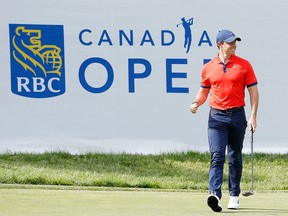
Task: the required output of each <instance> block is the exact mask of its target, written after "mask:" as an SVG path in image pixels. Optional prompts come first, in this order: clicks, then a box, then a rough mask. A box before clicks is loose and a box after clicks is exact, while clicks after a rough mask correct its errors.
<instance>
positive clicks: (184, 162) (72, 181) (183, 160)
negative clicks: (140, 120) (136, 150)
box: [0, 152, 288, 190]
mask: <svg viewBox="0 0 288 216" xmlns="http://www.w3.org/2000/svg"><path fill="white" fill-rule="evenodd" d="M209 163H210V155H209V154H208V153H198V152H186V153H166V154H160V155H133V154H124V153H123V154H100V153H99V154H98V153H89V154H83V155H71V154H69V153H67V152H47V153H44V154H28V153H27V154H25V153H13V154H10V153H5V154H2V155H0V183H2V184H32V185H66V186H89V187H93V186H97V187H122V188H155V189H176V190H177V189H189V190H207V181H208V169H209ZM243 163H244V170H243V177H242V188H243V189H244V190H245V189H250V187H251V163H250V156H249V155H244V156H243ZM287 164H288V156H287V154H282V155H281V154H255V156H254V173H255V184H254V185H255V189H256V190H288V166H287ZM226 167H227V166H226ZM224 181H225V182H224V185H223V189H224V190H225V189H227V168H225V173H224Z"/></svg>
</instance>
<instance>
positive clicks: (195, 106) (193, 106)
mask: <svg viewBox="0 0 288 216" xmlns="http://www.w3.org/2000/svg"><path fill="white" fill-rule="evenodd" d="M197 108H198V103H197V102H193V103H192V104H191V105H190V112H191V113H193V114H195V113H196V112H197Z"/></svg>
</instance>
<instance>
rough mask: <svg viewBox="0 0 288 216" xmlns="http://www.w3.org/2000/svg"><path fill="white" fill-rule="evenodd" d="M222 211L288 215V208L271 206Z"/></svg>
mask: <svg viewBox="0 0 288 216" xmlns="http://www.w3.org/2000/svg"><path fill="white" fill-rule="evenodd" d="M222 213H230V214H231V213H233V214H243V213H249V214H261V215H266V214H267V215H282V214H283V215H288V208H287V209H280V208H279V209H277V208H274V209H270V208H240V209H239V210H227V211H222Z"/></svg>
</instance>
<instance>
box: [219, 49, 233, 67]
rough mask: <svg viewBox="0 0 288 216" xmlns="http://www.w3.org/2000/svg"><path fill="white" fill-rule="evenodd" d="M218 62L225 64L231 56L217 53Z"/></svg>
mask: <svg viewBox="0 0 288 216" xmlns="http://www.w3.org/2000/svg"><path fill="white" fill-rule="evenodd" d="M218 56H219V58H220V60H221V61H222V62H223V64H225V65H226V64H227V63H228V62H229V59H230V57H231V55H227V54H225V53H222V52H219V54H218Z"/></svg>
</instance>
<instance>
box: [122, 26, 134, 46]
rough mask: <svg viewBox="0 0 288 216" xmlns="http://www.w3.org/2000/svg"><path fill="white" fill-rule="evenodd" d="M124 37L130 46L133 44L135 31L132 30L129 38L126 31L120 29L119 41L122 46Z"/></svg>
mask: <svg viewBox="0 0 288 216" xmlns="http://www.w3.org/2000/svg"><path fill="white" fill-rule="evenodd" d="M123 37H124V38H125V40H126V41H127V43H128V44H129V45H130V46H133V31H132V30H130V37H129V38H128V36H127V35H126V34H125V32H124V31H123V30H120V31H119V41H120V42H119V43H120V46H123Z"/></svg>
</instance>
